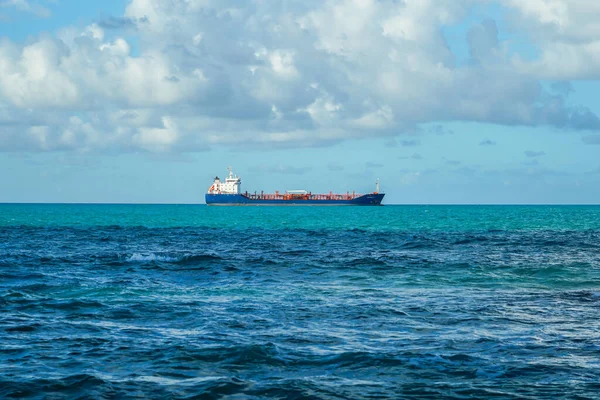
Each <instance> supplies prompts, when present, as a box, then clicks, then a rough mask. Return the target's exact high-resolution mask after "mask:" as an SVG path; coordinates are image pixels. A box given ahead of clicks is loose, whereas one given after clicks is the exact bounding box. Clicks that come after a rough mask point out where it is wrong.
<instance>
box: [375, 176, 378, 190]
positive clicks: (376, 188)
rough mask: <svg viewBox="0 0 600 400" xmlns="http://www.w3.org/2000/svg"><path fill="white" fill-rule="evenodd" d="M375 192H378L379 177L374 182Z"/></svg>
mask: <svg viewBox="0 0 600 400" xmlns="http://www.w3.org/2000/svg"><path fill="white" fill-rule="evenodd" d="M375 193H379V178H377V182H375Z"/></svg>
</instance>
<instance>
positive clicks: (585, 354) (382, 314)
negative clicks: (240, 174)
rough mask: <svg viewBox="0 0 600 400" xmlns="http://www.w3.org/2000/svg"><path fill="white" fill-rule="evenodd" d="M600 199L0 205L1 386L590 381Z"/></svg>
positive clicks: (471, 392)
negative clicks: (557, 202)
mask: <svg viewBox="0 0 600 400" xmlns="http://www.w3.org/2000/svg"><path fill="white" fill-rule="evenodd" d="M599 317H600V207H596V206H384V207H297V208H296V207H281V208H278V207H272V208H271V207H256V208H253V207H248V208H246V207H206V206H203V205H55V204H39V205H20V204H1V205H0V398H11V397H12V398H33V399H38V398H39V399H46V398H57V399H63V398H119V399H120V398H157V399H164V398H224V399H259V398H260V399H262V398H275V399H301V398H311V399H375V398H377V399H380V398H394V399H395V398H424V399H467V398H488V397H494V398H500V399H503V398H506V399H517V398H519V399H520V398H536V399H537V398H544V399H556V398H573V399H585V398H589V399H592V398H597V396H598V395H597V393H599V392H600V384H599V382H600V359H599V358H598V354H600V318H599Z"/></svg>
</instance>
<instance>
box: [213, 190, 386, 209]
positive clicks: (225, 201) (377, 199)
mask: <svg viewBox="0 0 600 400" xmlns="http://www.w3.org/2000/svg"><path fill="white" fill-rule="evenodd" d="M383 196H385V194H383V193H377V194H375V193H371V194H365V195H362V196H360V197H356V198H354V199H352V200H312V199H309V200H304V199H289V200H283V199H256V200H255V199H250V198H248V197H246V196H244V195H241V194H208V193H207V194H206V204H207V205H209V206H379V205H381V201H382V200H383Z"/></svg>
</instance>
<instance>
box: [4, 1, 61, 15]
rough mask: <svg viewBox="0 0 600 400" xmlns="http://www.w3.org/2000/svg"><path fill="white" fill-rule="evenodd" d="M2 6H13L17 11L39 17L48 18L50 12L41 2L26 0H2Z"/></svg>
mask: <svg viewBox="0 0 600 400" xmlns="http://www.w3.org/2000/svg"><path fill="white" fill-rule="evenodd" d="M0 6H2V7H14V8H16V9H17V10H18V11H21V12H26V13H29V14H33V15H35V16H37V17H40V18H49V17H50V16H52V12H51V11H50V10H49V9H47V8H46V7H44V6H42V5H41V4H38V3H34V2H30V1H27V0H4V1H3V2H2V3H0Z"/></svg>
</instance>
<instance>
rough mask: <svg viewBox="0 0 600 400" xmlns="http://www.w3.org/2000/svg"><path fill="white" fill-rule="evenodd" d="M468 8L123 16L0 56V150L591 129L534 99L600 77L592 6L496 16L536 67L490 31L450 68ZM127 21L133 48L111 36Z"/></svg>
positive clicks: (203, 2)
mask: <svg viewBox="0 0 600 400" xmlns="http://www.w3.org/2000/svg"><path fill="white" fill-rule="evenodd" d="M27 4H29V3H27ZM477 4H481V1H479V0H452V1H451V0H440V1H433V0H405V1H402V2H400V1H394V0H381V1H375V0H341V1H332V0H329V1H324V2H314V3H311V2H286V6H283V5H282V4H280V3H278V2H263V1H254V2H252V3H251V4H248V3H240V2H238V1H234V0H219V1H217V0H194V1H192V0H172V1H169V2H164V1H159V0H132V1H131V2H130V3H129V5H128V6H127V9H126V12H125V14H124V15H123V16H118V17H115V20H114V21H113V22H112V24H103V23H101V22H99V23H97V24H92V25H90V26H87V27H85V28H83V29H79V30H77V29H76V28H68V29H64V30H62V31H61V32H60V33H59V34H58V35H56V36H50V35H42V36H40V37H39V38H37V39H34V40H30V41H28V42H26V43H25V44H17V43H14V42H12V41H10V40H9V39H6V38H5V39H2V40H0V121H4V120H6V121H7V122H6V123H3V125H2V126H1V127H0V139H2V140H0V143H1V144H0V146H2V149H4V150H19V149H23V148H30V149H37V150H55V149H79V150H93V149H111V151H131V150H133V149H144V150H147V151H158V152H164V151H169V150H177V151H179V150H198V149H205V148H206V147H207V146H209V145H276V146H315V145H326V144H330V143H336V142H339V141H342V140H345V139H349V138H361V137H368V136H374V135H378V136H394V135H398V134H399V133H406V132H409V131H414V128H415V127H416V126H418V125H419V124H422V123H435V122H439V121H453V120H466V121H478V122H487V123H497V124H505V125H532V126H535V125H551V126H556V127H558V128H568V129H598V128H600V120H599V119H598V117H597V116H596V115H595V114H594V113H592V112H591V111H589V110H587V109H585V108H583V107H574V106H571V105H569V104H568V102H567V101H566V96H568V92H566V93H558V94H556V93H553V92H548V91H546V90H545V89H544V88H543V86H542V85H541V84H540V79H543V78H549V77H556V78H560V79H563V80H567V79H577V78H580V77H594V76H596V74H598V72H597V71H600V68H598V66H600V58H598V56H597V54H600V51H599V50H600V47H598V42H597V41H596V38H597V37H600V36H599V35H598V32H597V29H598V28H597V24H594V18H592V17H591V16H590V15H594V13H596V12H597V11H600V6H597V5H596V4H595V3H594V4H592V3H591V2H590V3H585V4H584V2H578V5H579V6H580V8H579V9H576V7H572V6H571V3H570V2H567V1H566V0H564V1H561V0H552V1H550V0H548V1H542V0H534V1H531V2H527V4H525V2H516V1H514V2H510V1H509V2H506V3H503V4H504V5H505V6H507V7H510V9H511V10H513V16H514V18H515V26H517V27H519V28H518V29H520V30H521V32H527V33H528V34H529V35H530V36H531V37H532V38H533V40H534V41H535V44H536V45H537V46H538V47H539V49H540V51H541V56H540V57H539V58H538V59H537V60H533V61H524V60H520V59H518V58H514V57H512V56H511V55H510V54H509V52H508V51H507V46H506V44H505V43H503V42H502V41H501V40H500V39H499V33H498V28H497V25H496V23H495V22H494V21H493V20H489V19H488V20H483V21H479V22H476V23H474V24H472V26H471V28H470V31H469V33H468V34H467V43H466V45H467V46H468V48H469V50H470V55H471V58H472V61H473V62H469V63H466V64H465V65H458V64H457V62H456V56H455V55H454V54H453V53H452V51H451V50H450V48H449V46H448V44H447V42H446V38H445V37H444V35H443V32H442V27H443V26H446V25H448V24H457V23H460V22H461V21H463V19H464V18H465V17H466V16H467V15H468V12H469V10H470V9H471V8H472V7H473V5H477ZM13 5H16V3H14V4H13ZM586 10H587V11H589V13H588V12H586ZM119 18H120V19H119ZM119 21H121V23H120V25H119V23H118V22H119ZM123 21H126V22H127V24H128V25H127V26H130V27H131V26H133V27H134V28H135V32H136V33H135V35H137V38H136V39H135V41H132V40H130V39H129V37H130V36H125V35H123V33H122V32H121V31H119V29H118V27H119V26H121V25H123V26H124V24H123V23H122V22H123ZM578 26H580V27H581V29H580V30H578V29H577V27H578ZM128 32H129V33H130V34H131V31H128ZM134 43H135V45H134ZM565 55H569V57H565ZM73 117H76V118H77V119H73ZM22 132H27V134H26V135H23V134H22Z"/></svg>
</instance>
